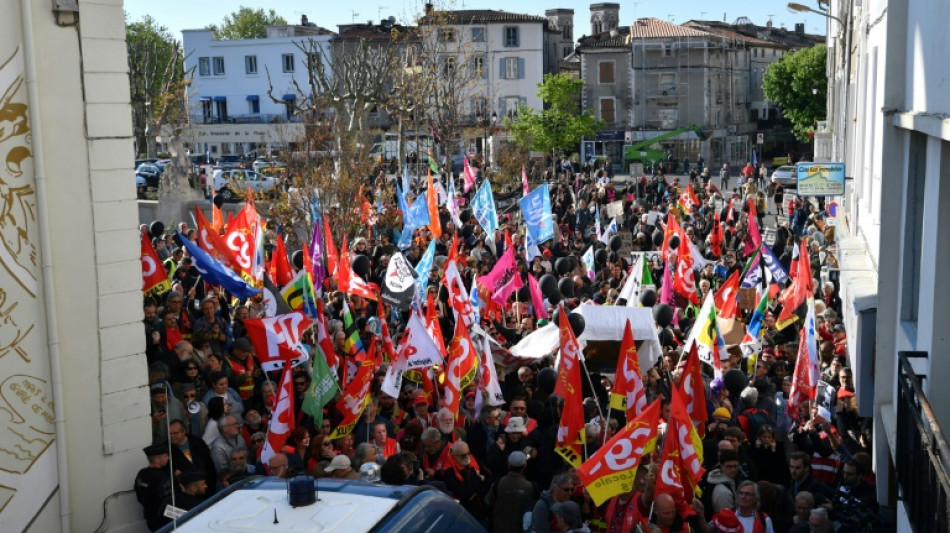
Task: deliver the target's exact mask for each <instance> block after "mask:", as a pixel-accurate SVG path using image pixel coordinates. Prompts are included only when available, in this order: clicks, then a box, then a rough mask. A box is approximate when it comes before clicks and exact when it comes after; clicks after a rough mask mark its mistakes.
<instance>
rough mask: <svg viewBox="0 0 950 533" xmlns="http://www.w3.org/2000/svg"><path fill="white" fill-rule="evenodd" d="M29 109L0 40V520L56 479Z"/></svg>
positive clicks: (20, 71) (33, 505) (27, 511)
mask: <svg viewBox="0 0 950 533" xmlns="http://www.w3.org/2000/svg"><path fill="white" fill-rule="evenodd" d="M13 20H14V21H16V20H17V18H16V17H14V18H13ZM28 111H29V100H28V97H27V91H26V82H25V69H24V57H23V47H22V45H18V46H16V47H15V48H13V49H10V50H4V49H3V46H0V525H3V524H7V525H15V524H17V523H21V520H23V518H26V519H27V520H29V518H31V517H32V516H34V515H35V514H36V512H37V511H38V510H39V509H40V507H41V506H42V504H43V503H44V502H45V501H46V499H47V497H48V496H49V494H51V492H52V490H53V489H54V488H55V484H56V463H55V459H54V455H55V454H54V453H53V452H54V450H53V441H54V419H55V415H54V405H53V394H52V388H51V387H50V370H49V358H48V354H47V347H46V342H45V326H44V314H43V310H42V301H41V300H40V298H41V290H40V281H39V277H40V261H39V250H38V242H39V231H38V227H37V212H36V193H35V189H34V179H35V176H34V170H33V154H32V150H31V131H30V122H29V115H28ZM13 509H16V513H14V512H13ZM15 515H21V516H15ZM0 529H3V528H2V527H0Z"/></svg>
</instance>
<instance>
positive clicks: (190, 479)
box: [180, 471, 205, 485]
mask: <svg viewBox="0 0 950 533" xmlns="http://www.w3.org/2000/svg"><path fill="white" fill-rule="evenodd" d="M180 479H181V484H182V485H191V484H192V483H196V482H198V481H202V480H204V479H205V473H204V472H194V471H191V472H182V474H181V476H180Z"/></svg>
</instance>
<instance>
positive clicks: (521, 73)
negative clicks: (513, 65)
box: [518, 57, 524, 80]
mask: <svg viewBox="0 0 950 533" xmlns="http://www.w3.org/2000/svg"><path fill="white" fill-rule="evenodd" d="M518 79H519V80H523V79H524V58H523V57H519V58H518Z"/></svg>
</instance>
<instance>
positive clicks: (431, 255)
mask: <svg viewBox="0 0 950 533" xmlns="http://www.w3.org/2000/svg"><path fill="white" fill-rule="evenodd" d="M433 261H435V239H433V240H431V241H429V247H428V248H427V249H426V253H425V254H423V255H422V259H419V262H418V263H417V264H416V275H417V276H419V278H418V279H417V280H416V285H418V286H419V299H420V300H421V301H423V302H424V301H426V288H427V287H428V286H429V271H430V270H432V262H433Z"/></svg>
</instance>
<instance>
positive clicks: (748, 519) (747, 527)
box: [736, 509, 775, 533]
mask: <svg viewBox="0 0 950 533" xmlns="http://www.w3.org/2000/svg"><path fill="white" fill-rule="evenodd" d="M736 518H738V519H739V523H740V524H742V531H744V532H745V533H752V532H753V531H755V513H752V514H751V515H750V516H743V515H742V514H740V512H739V510H738V509H736ZM765 533H775V530H774V529H772V519H771V518H769V517H765Z"/></svg>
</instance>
